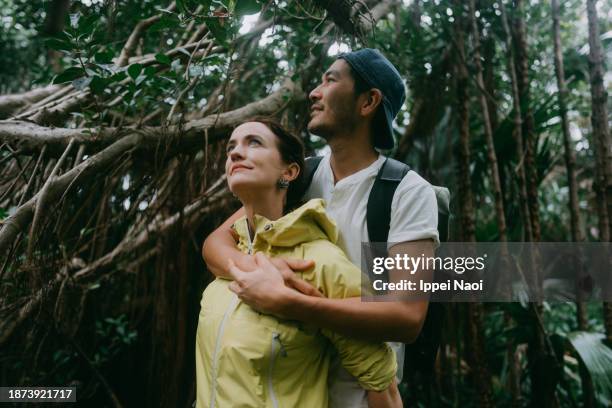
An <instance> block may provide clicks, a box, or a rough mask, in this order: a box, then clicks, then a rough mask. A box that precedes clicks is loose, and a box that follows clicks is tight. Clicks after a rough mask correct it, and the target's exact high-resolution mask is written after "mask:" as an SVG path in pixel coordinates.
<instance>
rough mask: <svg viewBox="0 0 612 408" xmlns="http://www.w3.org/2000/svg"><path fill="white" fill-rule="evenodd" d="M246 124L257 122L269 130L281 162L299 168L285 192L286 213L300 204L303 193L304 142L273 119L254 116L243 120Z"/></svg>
mask: <svg viewBox="0 0 612 408" xmlns="http://www.w3.org/2000/svg"><path fill="white" fill-rule="evenodd" d="M246 122H258V123H261V124H263V125H265V126H266V127H267V128H268V129H270V131H272V133H274V135H275V136H276V140H277V146H278V151H279V153H280V156H281V159H282V160H283V162H285V164H291V163H295V164H297V165H298V166H299V168H300V172H299V174H298V176H297V178H296V179H295V180H293V181H291V183H290V184H289V188H288V190H287V203H286V204H285V209H284V212H285V213H287V212H289V211H291V210H293V209H294V208H295V207H297V206H298V205H299V204H301V202H302V197H303V195H304V192H305V186H304V169H305V167H304V166H305V165H304V142H302V139H301V138H300V137H299V136H297V135H295V134H293V133H292V132H290V131H289V130H288V129H287V128H285V127H284V126H283V125H281V124H280V123H279V122H278V121H277V120H276V119H274V118H271V117H268V116H256V117H253V118H250V119H248V120H245V121H244V122H243V123H246Z"/></svg>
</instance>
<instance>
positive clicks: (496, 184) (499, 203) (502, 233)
mask: <svg viewBox="0 0 612 408" xmlns="http://www.w3.org/2000/svg"><path fill="white" fill-rule="evenodd" d="M475 12H476V11H475V6H474V0H470V21H471V25H472V41H473V44H474V65H475V66H476V83H477V85H478V88H479V92H478V96H479V100H480V108H481V110H482V120H483V124H484V130H485V140H486V143H487V157H488V159H489V166H490V167H489V171H490V174H491V184H492V185H493V195H494V201H495V215H496V219H497V229H498V231H499V240H500V241H501V242H506V241H507V240H508V238H507V235H506V216H505V213H504V201H503V196H502V187H501V182H500V179H499V167H498V164H497V154H496V153H495V145H494V143H493V129H492V127H491V119H490V116H489V106H488V104H487V99H486V96H485V94H484V89H485V85H484V80H483V76H482V72H483V71H482V64H481V62H480V33H479V30H478V24H477V22H476V17H475V15H474V14H475Z"/></svg>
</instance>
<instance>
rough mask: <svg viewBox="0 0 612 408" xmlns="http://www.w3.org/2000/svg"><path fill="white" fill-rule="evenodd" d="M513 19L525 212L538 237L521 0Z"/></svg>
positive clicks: (537, 238) (533, 137) (534, 138)
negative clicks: (522, 149) (525, 202)
mask: <svg viewBox="0 0 612 408" xmlns="http://www.w3.org/2000/svg"><path fill="white" fill-rule="evenodd" d="M514 14H515V16H514V20H513V31H514V33H513V34H514V47H515V57H516V59H515V61H514V62H515V65H516V76H517V85H518V91H519V95H520V103H521V117H522V119H523V123H522V125H523V126H522V132H523V141H524V147H525V152H524V160H523V164H524V166H525V175H526V180H527V198H528V203H529V216H530V217H531V230H532V233H533V240H534V241H540V237H541V232H540V211H539V205H538V173H537V167H536V163H535V156H536V149H537V136H536V134H535V125H534V119H533V111H532V109H531V98H530V93H529V58H528V55H527V34H526V33H525V22H524V20H523V17H522V15H523V2H522V0H516V1H515V10H514Z"/></svg>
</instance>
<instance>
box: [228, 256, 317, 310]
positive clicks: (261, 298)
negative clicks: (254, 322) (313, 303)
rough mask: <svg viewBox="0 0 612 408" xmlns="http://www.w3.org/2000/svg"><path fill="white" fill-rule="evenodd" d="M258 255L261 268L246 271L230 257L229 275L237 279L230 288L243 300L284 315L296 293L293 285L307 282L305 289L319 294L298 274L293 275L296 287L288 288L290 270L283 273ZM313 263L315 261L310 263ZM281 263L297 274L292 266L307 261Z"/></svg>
mask: <svg viewBox="0 0 612 408" xmlns="http://www.w3.org/2000/svg"><path fill="white" fill-rule="evenodd" d="M254 258H255V263H256V265H257V267H256V268H255V269H254V270H252V271H250V272H245V271H244V270H242V269H240V268H238V267H237V266H236V265H235V264H234V262H233V261H232V260H231V259H230V260H229V274H230V277H231V278H232V279H233V280H234V281H233V282H232V283H230V285H229V288H230V290H231V291H232V292H234V293H236V294H237V295H238V297H239V298H240V299H241V300H242V301H243V302H245V303H246V304H248V305H249V306H251V307H252V308H254V309H255V310H258V311H260V312H264V313H269V314H273V315H276V316H279V317H282V316H283V310H285V308H286V306H287V305H288V304H290V303H291V301H292V299H293V297H294V296H295V294H296V291H295V289H293V287H294V286H293V284H296V285H299V286H300V287H304V288H305V286H304V285H306V286H308V287H309V288H305V289H306V290H308V291H309V292H311V293H313V292H316V293H317V294H319V292H318V291H317V290H316V289H314V288H313V287H312V286H310V285H308V283H306V282H304V281H302V280H301V279H298V278H297V277H295V276H292V277H290V278H289V280H290V281H291V283H292V288H290V287H288V286H287V285H285V277H284V276H283V275H288V273H287V272H285V273H284V274H283V272H281V270H280V269H279V268H278V267H277V266H276V265H274V264H273V263H272V262H271V261H270V260H269V259H268V258H267V257H266V256H265V255H263V254H261V253H257V254H255V257H254ZM277 263H279V261H277ZM311 264H312V262H311V263H310V264H308V265H311ZM279 265H281V267H282V268H287V269H289V273H290V274H291V275H293V272H292V271H291V269H290V266H291V265H293V266H303V264H299V265H296V264H295V263H292V262H291V261H289V262H287V261H284V263H283V264H281V263H279ZM298 281H299V282H298ZM319 296H320V294H319Z"/></svg>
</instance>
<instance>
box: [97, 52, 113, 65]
mask: <svg viewBox="0 0 612 408" xmlns="http://www.w3.org/2000/svg"><path fill="white" fill-rule="evenodd" d="M113 57H114V53H113V51H112V50H104V51H100V52H96V54H95V55H94V59H95V61H96V62H97V63H98V64H110V63H112V62H113Z"/></svg>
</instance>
